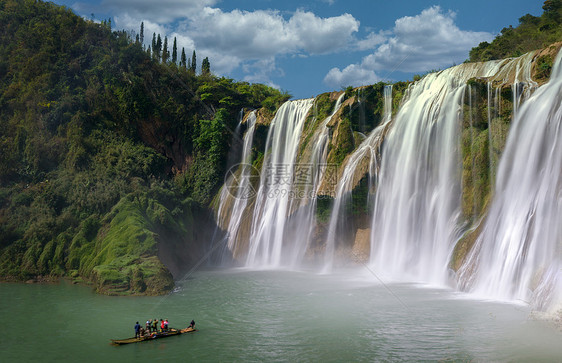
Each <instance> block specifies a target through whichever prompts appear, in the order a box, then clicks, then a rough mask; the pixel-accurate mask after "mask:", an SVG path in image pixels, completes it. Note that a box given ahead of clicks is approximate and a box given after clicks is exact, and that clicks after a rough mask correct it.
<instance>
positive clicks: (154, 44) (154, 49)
mask: <svg viewBox="0 0 562 363" xmlns="http://www.w3.org/2000/svg"><path fill="white" fill-rule="evenodd" d="M152 59H154V60H155V59H156V33H152Z"/></svg>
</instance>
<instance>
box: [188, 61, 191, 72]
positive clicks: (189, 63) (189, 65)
mask: <svg viewBox="0 0 562 363" xmlns="http://www.w3.org/2000/svg"><path fill="white" fill-rule="evenodd" d="M187 69H188V70H190V71H191V58H188V59H187Z"/></svg>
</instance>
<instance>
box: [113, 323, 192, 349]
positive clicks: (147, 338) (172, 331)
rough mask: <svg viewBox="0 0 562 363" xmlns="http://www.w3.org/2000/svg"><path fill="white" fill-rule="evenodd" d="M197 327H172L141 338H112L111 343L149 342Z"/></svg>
mask: <svg viewBox="0 0 562 363" xmlns="http://www.w3.org/2000/svg"><path fill="white" fill-rule="evenodd" d="M196 331H197V329H195V328H191V327H189V328H184V329H174V328H171V329H169V330H168V331H165V332H159V333H151V334H150V335H145V336H142V337H139V338H127V339H111V344H113V345H123V344H131V343H140V342H147V341H150V340H155V339H161V338H167V337H171V336H174V335H180V334H185V333H193V332H196Z"/></svg>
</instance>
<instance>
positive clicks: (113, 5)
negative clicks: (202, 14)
mask: <svg viewBox="0 0 562 363" xmlns="http://www.w3.org/2000/svg"><path fill="white" fill-rule="evenodd" d="M216 3H217V0H158V1H154V0H103V1H102V3H101V5H102V7H104V8H109V9H111V10H115V11H116V12H118V13H127V14H129V15H130V16H131V17H134V18H137V19H141V20H150V21H153V22H157V23H169V22H172V21H174V20H177V19H182V18H187V17H190V16H191V15H192V14H193V13H194V12H197V11H200V10H201V9H203V8H204V7H206V6H211V5H214V4H216Z"/></svg>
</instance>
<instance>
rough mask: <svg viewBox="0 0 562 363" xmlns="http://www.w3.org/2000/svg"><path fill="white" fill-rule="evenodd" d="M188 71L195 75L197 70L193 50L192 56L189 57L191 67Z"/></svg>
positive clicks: (195, 56)
mask: <svg viewBox="0 0 562 363" xmlns="http://www.w3.org/2000/svg"><path fill="white" fill-rule="evenodd" d="M190 69H191V70H192V71H193V73H195V71H196V70H197V55H196V54H195V50H193V55H192V56H191V67H190Z"/></svg>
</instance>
